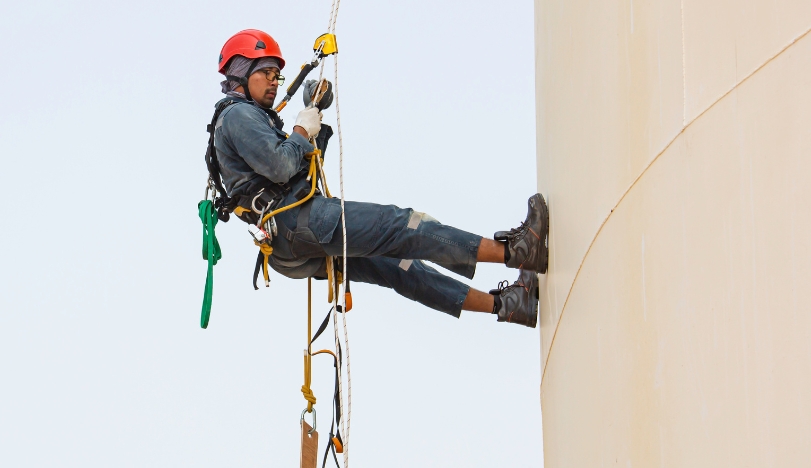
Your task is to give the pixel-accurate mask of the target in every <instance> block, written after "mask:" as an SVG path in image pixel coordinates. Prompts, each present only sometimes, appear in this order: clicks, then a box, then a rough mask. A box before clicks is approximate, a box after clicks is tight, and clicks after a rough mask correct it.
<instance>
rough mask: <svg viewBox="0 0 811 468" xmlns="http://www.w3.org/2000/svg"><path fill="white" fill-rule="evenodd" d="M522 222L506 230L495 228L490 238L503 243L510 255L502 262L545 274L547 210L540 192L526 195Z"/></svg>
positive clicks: (547, 227)
mask: <svg viewBox="0 0 811 468" xmlns="http://www.w3.org/2000/svg"><path fill="white" fill-rule="evenodd" d="M527 205H528V206H529V209H528V212H527V219H526V221H524V222H522V223H521V225H520V226H518V227H517V228H513V229H510V230H509V231H498V232H497V233H495V234H494V235H493V239H495V240H497V241H502V242H506V243H507V248H508V249H509V254H510V258H508V259H507V261H506V262H504V263H505V264H506V265H507V266H508V267H510V268H520V269H524V270H532V271H537V272H538V273H546V267H547V265H548V263H549V245H548V238H549V209H548V208H547V206H546V201H545V200H544V199H543V195H541V194H540V193H536V194H535V195H533V196H531V197H529V201H528V202H527Z"/></svg>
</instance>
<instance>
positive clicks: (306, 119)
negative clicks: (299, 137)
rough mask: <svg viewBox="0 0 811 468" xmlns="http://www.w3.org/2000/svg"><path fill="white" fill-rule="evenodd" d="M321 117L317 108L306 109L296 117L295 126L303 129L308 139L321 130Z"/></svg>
mask: <svg viewBox="0 0 811 468" xmlns="http://www.w3.org/2000/svg"><path fill="white" fill-rule="evenodd" d="M322 117H323V115H322V114H321V111H319V110H318V108H317V107H307V108H306V109H304V110H303V111H301V112H299V113H298V116H296V125H297V126H299V127H301V128H303V129H304V131H305V132H307V136H309V137H310V138H312V137H314V136H316V135H318V132H319V131H320V130H321V118H322Z"/></svg>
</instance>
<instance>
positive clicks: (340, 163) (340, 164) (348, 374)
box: [334, 0, 352, 468]
mask: <svg viewBox="0 0 811 468" xmlns="http://www.w3.org/2000/svg"><path fill="white" fill-rule="evenodd" d="M340 3H341V2H340V0H338V5H339V6H340ZM336 18H337V11H336ZM334 60H335V116H336V121H337V126H338V154H339V156H338V177H339V181H340V191H341V226H342V228H343V244H344V245H343V256H344V262H343V277H342V278H341V279H342V281H343V284H342V285H341V286H342V290H343V294H341V302H342V305H343V309H342V310H343V311H344V312H343V314H341V317H342V319H343V326H344V343H345V344H346V384H347V388H346V390H347V394H346V404H347V411H346V418H345V419H346V432H345V433H344V434H345V436H346V439H345V440H346V443H345V444H344V468H347V467H348V465H349V431H350V428H351V421H352V419H351V418H352V373H351V372H350V366H349V332H348V330H347V327H346V314H347V310H346V281H347V279H348V278H349V277H348V276H347V263H349V262H348V260H347V258H346V216H345V203H344V201H345V200H346V197H345V196H344V141H343V135H342V133H341V105H340V102H339V100H338V54H335V57H334ZM336 299H337V298H336Z"/></svg>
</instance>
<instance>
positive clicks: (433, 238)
mask: <svg viewBox="0 0 811 468" xmlns="http://www.w3.org/2000/svg"><path fill="white" fill-rule="evenodd" d="M319 202H320V203H319V205H322V206H319V205H314V206H313V210H312V212H311V214H310V228H311V229H312V230H313V232H314V233H315V235H316V237H318V238H319V239H320V242H321V243H322V246H323V247H324V250H325V251H326V252H327V254H328V255H343V227H342V226H341V223H340V222H337V223H335V224H333V222H332V221H331V220H332V219H334V218H335V213H336V211H337V213H338V218H340V200H338V199H321V200H319ZM345 212H346V229H347V234H348V235H347V256H348V257H391V258H398V259H413V260H428V261H431V262H434V263H436V264H438V265H440V266H442V267H443V268H447V269H448V270H450V271H452V272H454V273H457V274H459V275H462V276H464V277H466V278H473V275H474V274H475V272H476V256H477V254H478V251H479V244H480V243H481V239H482V238H481V236H478V235H476V234H471V233H469V232H465V231H462V230H461V229H457V228H455V227H452V226H447V225H444V224H442V223H440V222H439V221H437V220H436V219H434V218H432V217H430V216H428V215H426V214H425V213H421V212H418V211H414V210H412V209H411V208H399V207H397V206H394V205H378V204H374V203H364V202H346V205H345ZM336 224H337V225H336Z"/></svg>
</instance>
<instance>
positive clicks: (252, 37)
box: [218, 29, 284, 75]
mask: <svg viewBox="0 0 811 468" xmlns="http://www.w3.org/2000/svg"><path fill="white" fill-rule="evenodd" d="M235 55H241V56H243V57H245V58H249V59H257V58H260V57H273V58H275V59H277V60H278V61H279V69H282V68H284V59H283V58H282V50H281V49H280V48H279V43H278V42H276V41H275V40H274V39H273V38H272V37H270V34H268V33H266V32H262V31H259V30H258V29H246V30H244V31H240V32H238V33H236V34H234V35H233V36H231V38H229V39H228V40H227V41H225V45H224V46H222V51H221V52H220V63H219V70H218V71H219V72H220V73H222V74H223V75H224V74H225V66H226V65H228V61H229V60H231V58H232V57H233V56H235Z"/></svg>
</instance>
